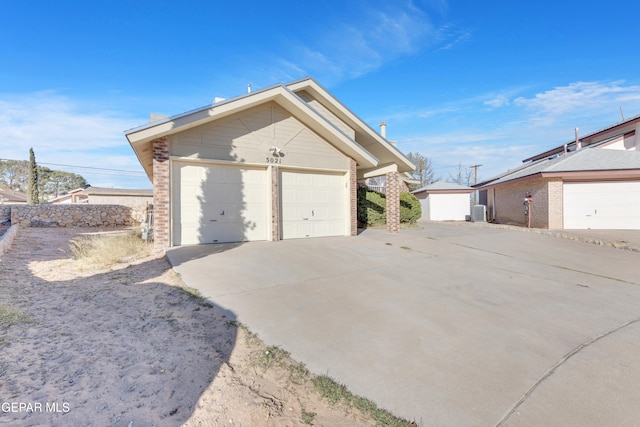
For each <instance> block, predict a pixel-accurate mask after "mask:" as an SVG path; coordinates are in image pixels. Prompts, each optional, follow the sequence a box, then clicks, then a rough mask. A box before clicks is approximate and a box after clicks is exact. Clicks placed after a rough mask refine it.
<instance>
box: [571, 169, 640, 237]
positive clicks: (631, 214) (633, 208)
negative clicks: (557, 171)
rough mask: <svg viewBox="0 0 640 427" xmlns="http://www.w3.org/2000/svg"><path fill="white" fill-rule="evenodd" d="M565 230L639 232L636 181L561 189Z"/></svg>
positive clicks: (639, 187) (639, 183)
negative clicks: (589, 229)
mask: <svg viewBox="0 0 640 427" xmlns="http://www.w3.org/2000/svg"><path fill="white" fill-rule="evenodd" d="M563 211H564V228H565V229H588V228H591V229H603V230H606V229H620V230H638V229H640V181H612V182H568V183H564V185H563Z"/></svg>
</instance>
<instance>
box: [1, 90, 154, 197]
mask: <svg viewBox="0 0 640 427" xmlns="http://www.w3.org/2000/svg"><path fill="white" fill-rule="evenodd" d="M140 123H141V119H140V118H131V117H125V116H123V115H121V114H118V113H115V112H113V111H104V110H102V111H100V110H98V111H96V110H89V109H88V107H86V106H84V105H82V104H81V103H79V102H77V101H75V100H72V99H69V98H67V97H64V96H62V95H59V94H57V93H56V92H53V91H45V92H36V93H28V94H18V95H17V94H13V95H10V96H9V95H4V96H3V95H0V128H2V130H3V131H2V134H0V146H2V154H1V156H2V158H5V159H16V160H26V159H28V158H29V148H31V147H33V150H34V152H35V155H36V160H37V162H38V163H39V164H42V165H43V166H47V167H49V168H51V169H58V170H65V171H69V172H74V173H78V174H80V175H82V176H84V177H85V178H86V179H87V180H88V181H89V183H91V184H92V185H100V184H101V183H111V186H114V185H115V186H121V187H125V188H126V187H129V188H131V187H135V186H146V187H148V186H149V184H148V179H147V178H146V176H145V175H142V174H127V173H117V172H115V173H114V172H107V171H99V170H96V169H93V170H92V169H82V168H70V167H67V166H57V165H72V166H84V167H90V168H104V169H121V170H133V171H139V172H141V171H142V167H141V166H140V164H139V162H138V161H137V158H136V156H135V154H134V153H133V150H132V149H131V147H130V145H129V143H128V142H127V140H126V138H125V136H124V131H125V130H126V129H130V128H132V127H134V126H136V125H139V124H140ZM50 163H51V164H54V165H49V164H50Z"/></svg>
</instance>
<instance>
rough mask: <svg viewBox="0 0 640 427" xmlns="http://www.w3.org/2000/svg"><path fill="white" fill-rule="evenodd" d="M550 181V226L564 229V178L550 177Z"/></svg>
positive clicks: (553, 228)
mask: <svg viewBox="0 0 640 427" xmlns="http://www.w3.org/2000/svg"><path fill="white" fill-rule="evenodd" d="M548 182H549V228H550V229H552V230H562V229H563V228H564V211H563V209H564V205H563V197H564V196H563V193H562V191H563V187H562V178H550V179H549V180H548Z"/></svg>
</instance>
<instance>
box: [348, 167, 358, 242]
mask: <svg viewBox="0 0 640 427" xmlns="http://www.w3.org/2000/svg"><path fill="white" fill-rule="evenodd" d="M356 166H357V165H356V161H355V160H353V159H349V203H350V206H349V215H350V216H351V230H350V234H351V235H352V236H357V235H358V177H357V171H356Z"/></svg>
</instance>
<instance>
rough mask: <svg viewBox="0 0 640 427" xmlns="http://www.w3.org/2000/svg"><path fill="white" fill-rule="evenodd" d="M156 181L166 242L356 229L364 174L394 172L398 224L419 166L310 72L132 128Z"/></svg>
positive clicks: (390, 186) (391, 213)
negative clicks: (404, 177)
mask: <svg viewBox="0 0 640 427" xmlns="http://www.w3.org/2000/svg"><path fill="white" fill-rule="evenodd" d="M125 134H126V137H127V139H128V140H129V142H130V144H131V146H132V148H133V150H134V151H135V153H136V155H137V156H138V159H139V160H140V163H141V164H142V166H143V167H144V169H145V171H146V172H147V175H148V176H149V178H150V179H151V181H152V182H153V191H154V193H153V197H154V215H155V219H154V220H155V223H154V236H155V237H154V238H155V243H156V245H159V246H160V247H168V246H176V245H185V244H202V243H216V242H237V241H254V240H280V239H291V238H304V237H322V236H343V235H356V234H357V218H356V190H357V181H358V180H359V179H366V178H371V177H376V176H385V178H386V185H387V211H388V214H387V217H388V224H387V229H388V231H390V232H397V231H398V229H399V222H400V213H399V192H400V185H401V178H400V177H401V174H403V173H404V172H410V171H413V170H414V168H415V167H414V165H413V164H412V163H411V162H410V161H409V160H408V159H407V158H406V157H405V156H404V155H403V154H402V153H401V152H400V151H399V150H398V149H397V148H396V147H395V146H393V145H392V144H391V143H389V141H387V140H386V138H384V137H383V136H382V135H380V134H379V133H377V132H376V131H374V130H373V129H372V128H371V127H370V126H368V125H367V124H366V123H365V122H364V121H362V120H361V119H360V118H359V117H358V116H356V115H355V114H354V113H353V112H351V111H350V110H349V109H348V108H347V107H346V106H344V105H343V104H342V103H341V102H340V101H338V100H337V99H336V98H334V97H333V96H332V95H331V94H330V93H329V92H328V91H327V90H326V89H324V88H323V87H322V86H320V85H319V84H318V83H317V82H315V81H314V80H313V79H311V78H305V79H302V80H298V81H294V82H291V83H287V84H279V85H276V86H272V87H269V88H266V89H263V90H259V91H255V92H250V93H247V94H245V95H243V96H239V97H236V98H233V99H228V100H221V101H218V102H214V104H212V105H209V106H206V107H203V108H200V109H196V110H193V111H189V112H187V113H184V114H180V115H177V116H173V117H170V118H165V119H161V120H158V121H154V122H151V123H149V124H146V125H143V126H141V127H138V128H135V129H131V130H128V131H126V132H125Z"/></svg>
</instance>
